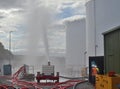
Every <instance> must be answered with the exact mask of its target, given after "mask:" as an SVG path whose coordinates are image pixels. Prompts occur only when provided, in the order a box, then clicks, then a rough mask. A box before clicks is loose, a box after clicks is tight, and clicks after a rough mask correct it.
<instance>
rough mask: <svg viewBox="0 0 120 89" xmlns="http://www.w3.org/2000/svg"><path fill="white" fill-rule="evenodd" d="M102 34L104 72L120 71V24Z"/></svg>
mask: <svg viewBox="0 0 120 89" xmlns="http://www.w3.org/2000/svg"><path fill="white" fill-rule="evenodd" d="M103 34H104V48H105V52H104V53H105V61H104V62H105V73H108V72H110V71H112V72H116V73H118V74H119V73H120V26H119V27H117V28H113V29H112V30H111V31H107V32H105V33H103Z"/></svg>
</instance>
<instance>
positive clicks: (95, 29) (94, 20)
mask: <svg viewBox="0 0 120 89" xmlns="http://www.w3.org/2000/svg"><path fill="white" fill-rule="evenodd" d="M94 29H95V33H94V36H95V37H94V42H95V45H94V47H95V56H96V55H97V44H96V0H94Z"/></svg>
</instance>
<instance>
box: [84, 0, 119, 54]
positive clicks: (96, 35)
mask: <svg viewBox="0 0 120 89" xmlns="http://www.w3.org/2000/svg"><path fill="white" fill-rule="evenodd" d="M119 4H120V0H90V1H88V2H87V3H86V23H87V24H86V30H87V42H86V43H87V45H86V47H87V55H88V56H103V55H104V46H103V36H102V33H103V32H105V31H108V30H109V29H112V28H113V27H116V26H119V25H120V13H119V11H118V8H120V5H119Z"/></svg>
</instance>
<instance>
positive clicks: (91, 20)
mask: <svg viewBox="0 0 120 89" xmlns="http://www.w3.org/2000/svg"><path fill="white" fill-rule="evenodd" d="M95 32H96V30H95V14H94V1H93V0H92V1H89V2H87V4H86V60H87V59H88V57H89V56H95V55H96V54H95V45H96V43H95ZM87 65H88V60H87Z"/></svg>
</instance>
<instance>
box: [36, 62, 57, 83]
mask: <svg viewBox="0 0 120 89" xmlns="http://www.w3.org/2000/svg"><path fill="white" fill-rule="evenodd" d="M42 70H43V73H42V74H41V73H40V72H37V76H36V80H37V82H38V83H40V81H41V80H46V82H47V80H53V82H54V80H56V81H55V83H58V82H59V72H57V74H56V76H55V75H54V66H53V65H50V62H48V65H43V66H42Z"/></svg>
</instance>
